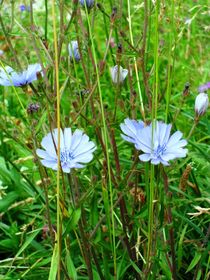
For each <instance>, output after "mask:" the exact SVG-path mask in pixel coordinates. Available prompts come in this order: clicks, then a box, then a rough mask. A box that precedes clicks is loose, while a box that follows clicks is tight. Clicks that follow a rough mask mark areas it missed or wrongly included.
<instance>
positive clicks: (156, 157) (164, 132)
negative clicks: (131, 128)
mask: <svg viewBox="0 0 210 280" xmlns="http://www.w3.org/2000/svg"><path fill="white" fill-rule="evenodd" d="M153 124H154V125H152V123H151V124H150V125H149V126H147V127H144V128H143V129H141V130H137V134H136V143H135V147H136V149H137V150H141V151H142V152H143V153H144V154H142V155H140V156H139V159H140V160H141V161H150V160H151V163H152V164H155V165H156V164H159V163H162V164H163V165H169V163H168V161H169V160H173V159H175V158H183V157H185V156H186V154H187V149H183V147H184V146H186V145H187V141H186V140H183V139H182V140H181V138H182V133H181V132H180V131H176V132H175V133H174V134H173V135H171V136H170V131H171V124H165V123H163V122H160V121H155V122H153Z"/></svg>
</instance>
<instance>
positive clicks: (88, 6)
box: [79, 0, 94, 9]
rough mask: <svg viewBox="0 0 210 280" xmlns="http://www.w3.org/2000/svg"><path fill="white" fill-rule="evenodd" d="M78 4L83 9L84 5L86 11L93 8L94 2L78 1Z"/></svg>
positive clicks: (91, 0) (90, 0)
mask: <svg viewBox="0 0 210 280" xmlns="http://www.w3.org/2000/svg"><path fill="white" fill-rule="evenodd" d="M79 2H80V4H81V5H82V6H83V7H85V4H86V7H87V8H88V9H91V8H92V7H93V6H94V0H80V1H79Z"/></svg>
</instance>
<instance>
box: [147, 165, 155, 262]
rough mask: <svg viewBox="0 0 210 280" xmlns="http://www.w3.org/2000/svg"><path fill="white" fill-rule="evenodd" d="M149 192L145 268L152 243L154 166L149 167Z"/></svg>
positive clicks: (149, 256) (148, 260)
mask: <svg viewBox="0 0 210 280" xmlns="http://www.w3.org/2000/svg"><path fill="white" fill-rule="evenodd" d="M148 187H149V190H147V193H148V194H149V221H148V247H147V258H146V259H147V268H149V266H150V258H151V252H152V243H153V223H154V215H153V214H154V205H153V201H154V165H151V167H150V184H148Z"/></svg>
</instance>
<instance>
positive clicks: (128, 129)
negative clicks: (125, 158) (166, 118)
mask: <svg viewBox="0 0 210 280" xmlns="http://www.w3.org/2000/svg"><path fill="white" fill-rule="evenodd" d="M120 128H121V130H122V132H123V133H124V134H121V137H122V138H123V139H124V140H125V141H128V142H130V143H133V144H135V143H136V137H137V131H138V130H141V129H142V128H144V122H143V121H136V120H131V119H129V118H127V119H125V120H124V123H121V124H120Z"/></svg>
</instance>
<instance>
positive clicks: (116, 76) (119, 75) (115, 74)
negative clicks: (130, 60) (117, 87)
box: [110, 65, 128, 84]
mask: <svg viewBox="0 0 210 280" xmlns="http://www.w3.org/2000/svg"><path fill="white" fill-rule="evenodd" d="M119 68H120V71H118V65H115V66H114V67H111V68H110V73H111V78H112V81H113V83H114V84H117V83H118V82H119V83H122V82H123V81H124V80H125V78H126V76H127V75H128V70H127V69H123V68H122V67H121V66H120V67H119Z"/></svg>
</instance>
